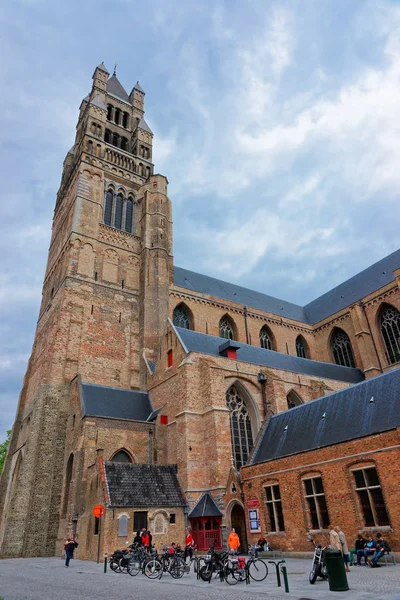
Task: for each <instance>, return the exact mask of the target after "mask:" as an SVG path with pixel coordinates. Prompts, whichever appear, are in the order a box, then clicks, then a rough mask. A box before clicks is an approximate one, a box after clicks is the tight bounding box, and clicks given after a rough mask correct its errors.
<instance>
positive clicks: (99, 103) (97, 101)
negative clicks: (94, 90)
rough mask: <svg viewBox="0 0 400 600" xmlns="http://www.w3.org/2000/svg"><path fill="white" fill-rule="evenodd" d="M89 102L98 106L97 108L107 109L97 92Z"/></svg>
mask: <svg viewBox="0 0 400 600" xmlns="http://www.w3.org/2000/svg"><path fill="white" fill-rule="evenodd" d="M90 104H93V106H98V107H99V108H102V109H103V110H107V106H106V105H105V104H104V102H103V100H102V99H101V98H100V96H99V95H98V94H97V95H96V96H95V97H94V98H93V100H92V101H91V103H90Z"/></svg>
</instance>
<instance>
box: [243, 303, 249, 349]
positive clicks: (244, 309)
mask: <svg viewBox="0 0 400 600" xmlns="http://www.w3.org/2000/svg"><path fill="white" fill-rule="evenodd" d="M243 316H244V328H245V330H246V344H248V343H249V330H248V328H247V306H243Z"/></svg>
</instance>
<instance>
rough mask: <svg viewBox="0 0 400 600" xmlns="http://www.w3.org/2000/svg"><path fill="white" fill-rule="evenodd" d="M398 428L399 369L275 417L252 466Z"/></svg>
mask: <svg viewBox="0 0 400 600" xmlns="http://www.w3.org/2000/svg"><path fill="white" fill-rule="evenodd" d="M399 426H400V368H399V369H396V370H394V371H389V372H388V373H385V374H383V375H378V376H377V377H373V378H371V379H368V380H367V381H364V382H362V383H359V384H357V385H353V386H351V387H349V388H346V389H344V390H341V391H339V392H334V393H333V394H329V396H324V397H322V398H319V399H318V400H313V401H312V402H306V403H305V404H302V405H301V406H297V407H296V408H292V409H290V410H286V411H285V412H282V413H279V414H277V415H274V416H273V417H271V419H270V420H269V422H268V425H267V427H266V430H265V432H264V435H263V437H262V440H261V443H260V445H259V447H258V449H257V451H256V452H255V454H254V456H253V459H252V461H251V462H252V463H253V464H256V463H260V462H265V461H268V460H273V459H277V458H282V457H284V456H290V455H293V454H298V453H300V452H307V451H309V450H315V449H316V448H323V447H326V446H331V445H333V444H340V443H342V442H347V441H349V440H354V439H359V438H362V437H365V436H368V435H373V434H376V433H381V432H383V431H389V430H390V429H395V428H397V427H399Z"/></svg>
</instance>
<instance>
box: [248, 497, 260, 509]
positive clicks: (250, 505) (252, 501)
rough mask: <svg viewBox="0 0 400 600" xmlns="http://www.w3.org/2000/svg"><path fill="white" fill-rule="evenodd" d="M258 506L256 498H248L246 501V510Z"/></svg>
mask: <svg viewBox="0 0 400 600" xmlns="http://www.w3.org/2000/svg"><path fill="white" fill-rule="evenodd" d="M259 505H260V502H259V500H258V498H249V500H247V506H248V508H253V507H256V506H259Z"/></svg>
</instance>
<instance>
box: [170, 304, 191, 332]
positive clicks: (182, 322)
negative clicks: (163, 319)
mask: <svg viewBox="0 0 400 600" xmlns="http://www.w3.org/2000/svg"><path fill="white" fill-rule="evenodd" d="M172 320H173V323H174V325H175V327H182V329H191V327H190V313H189V309H188V308H187V307H186V306H185V305H184V304H179V305H178V306H177V307H176V308H175V309H174V314H173V317H172Z"/></svg>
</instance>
